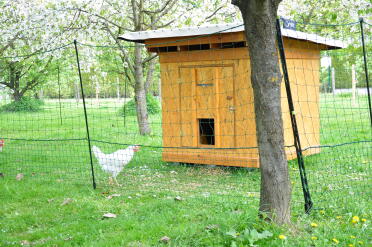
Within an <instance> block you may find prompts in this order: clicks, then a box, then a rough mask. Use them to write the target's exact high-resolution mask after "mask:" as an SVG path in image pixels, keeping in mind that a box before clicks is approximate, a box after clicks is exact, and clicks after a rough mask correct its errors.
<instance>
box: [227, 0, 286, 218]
mask: <svg viewBox="0 0 372 247" xmlns="http://www.w3.org/2000/svg"><path fill="white" fill-rule="evenodd" d="M280 1H281V0H250V1H247V0H233V1H232V3H233V4H235V5H237V6H238V7H239V9H240V11H241V12H242V16H243V20H244V25H245V32H246V38H247V41H248V48H249V54H250V63H251V83H252V87H253V93H254V106H255V117H256V133H257V143H258V149H259V156H260V169H261V196H260V209H259V210H260V212H263V213H265V215H267V216H268V217H269V219H272V220H274V221H275V222H277V223H279V224H283V223H288V222H290V199H291V187H290V181H289V175H288V163H287V158H286V154H285V149H284V134H283V120H282V111H281V99H280V98H281V93H280V91H281V90H280V84H281V82H282V75H281V72H280V67H279V58H278V52H277V45H276V38H275V37H276V28H275V21H276V14H277V9H278V5H279V3H280ZM261 215H264V214H261Z"/></svg>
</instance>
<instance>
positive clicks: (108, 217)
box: [102, 213, 117, 219]
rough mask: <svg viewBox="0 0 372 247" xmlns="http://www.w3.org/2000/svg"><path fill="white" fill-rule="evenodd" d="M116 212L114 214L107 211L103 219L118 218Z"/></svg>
mask: <svg viewBox="0 0 372 247" xmlns="http://www.w3.org/2000/svg"><path fill="white" fill-rule="evenodd" d="M116 217H117V216H116V214H113V213H106V214H104V215H102V218H103V219H111V218H116Z"/></svg>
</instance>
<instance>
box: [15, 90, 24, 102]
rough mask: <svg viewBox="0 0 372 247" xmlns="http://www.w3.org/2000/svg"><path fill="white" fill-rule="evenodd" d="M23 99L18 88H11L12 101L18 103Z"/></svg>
mask: <svg viewBox="0 0 372 247" xmlns="http://www.w3.org/2000/svg"><path fill="white" fill-rule="evenodd" d="M22 97H23V94H22V93H21V91H20V90H19V89H18V88H13V99H14V101H20V100H21V98H22Z"/></svg>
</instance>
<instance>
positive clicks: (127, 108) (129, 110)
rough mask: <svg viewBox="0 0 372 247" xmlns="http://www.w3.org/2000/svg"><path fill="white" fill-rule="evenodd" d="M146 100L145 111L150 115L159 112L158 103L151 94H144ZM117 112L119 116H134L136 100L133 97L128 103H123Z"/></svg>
mask: <svg viewBox="0 0 372 247" xmlns="http://www.w3.org/2000/svg"><path fill="white" fill-rule="evenodd" d="M146 102H147V112H148V114H150V115H154V114H157V113H159V112H160V110H161V108H160V103H159V101H158V100H157V99H156V98H155V97H154V96H152V95H151V94H147V95H146ZM119 114H120V115H121V116H124V115H126V116H136V114H137V110H136V102H135V100H134V99H131V100H130V101H129V102H128V103H125V104H124V105H123V106H122V107H121V108H120V109H119Z"/></svg>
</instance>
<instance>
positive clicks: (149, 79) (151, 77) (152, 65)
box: [145, 54, 156, 94]
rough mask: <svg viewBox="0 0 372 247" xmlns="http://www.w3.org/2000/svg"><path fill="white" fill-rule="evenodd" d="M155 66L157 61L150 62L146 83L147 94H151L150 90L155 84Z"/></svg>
mask: <svg viewBox="0 0 372 247" xmlns="http://www.w3.org/2000/svg"><path fill="white" fill-rule="evenodd" d="M151 55H152V54H150V56H151ZM155 65H156V60H155V59H152V60H150V61H149V62H148V68H147V76H146V83H145V91H146V94H148V93H150V92H149V90H150V87H151V84H152V83H153V80H154V71H155Z"/></svg>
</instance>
